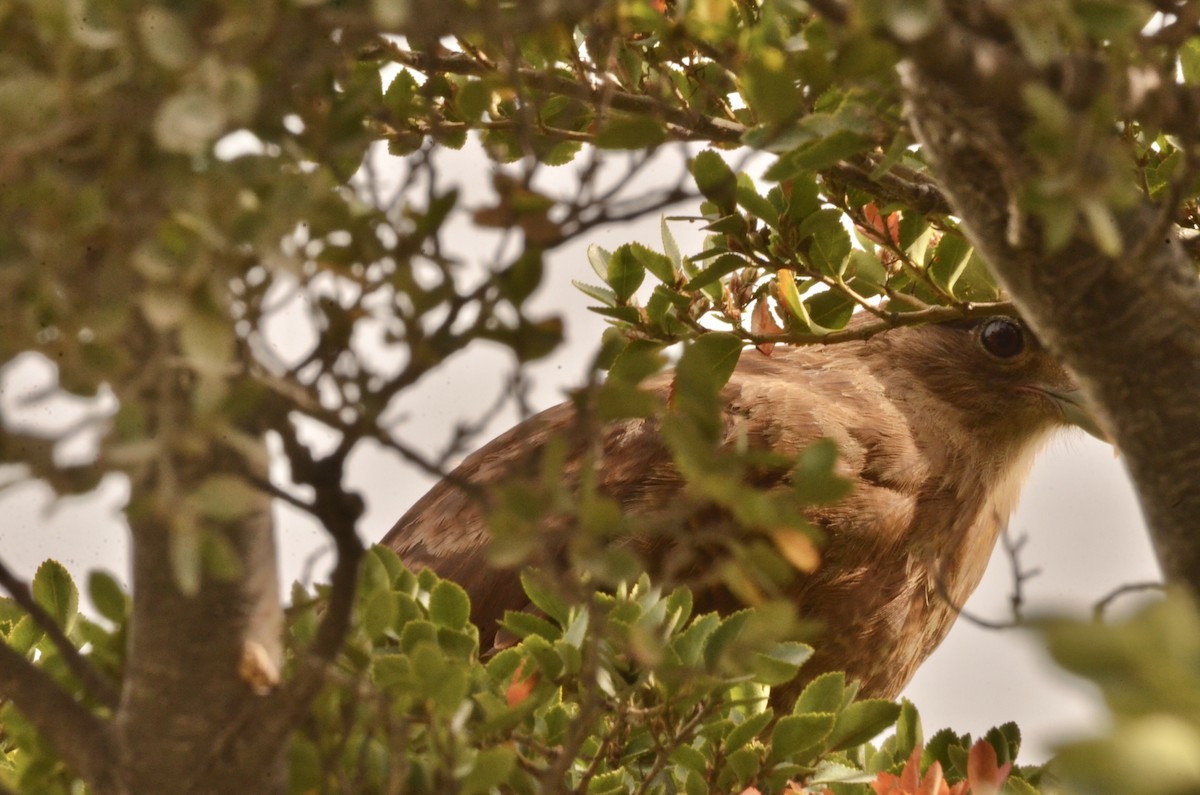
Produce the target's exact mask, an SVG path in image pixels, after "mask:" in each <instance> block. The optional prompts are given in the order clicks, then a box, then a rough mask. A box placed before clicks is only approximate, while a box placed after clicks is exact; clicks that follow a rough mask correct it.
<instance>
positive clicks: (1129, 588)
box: [1092, 582, 1167, 621]
mask: <svg viewBox="0 0 1200 795" xmlns="http://www.w3.org/2000/svg"><path fill="white" fill-rule="evenodd" d="M1166 588H1167V586H1166V583H1161V582H1133V583H1126V584H1125V585H1122V586H1119V587H1117V588H1114V589H1113V590H1111V591H1109V592H1108V593H1107V594H1105V595H1104V597H1103V598H1102V599H1100V600H1099V601H1097V602H1096V604H1094V605H1092V619H1093V620H1095V621H1103V620H1104V614H1105V613H1106V612H1107V611H1108V608H1110V607H1112V603H1113V602H1115V601H1116V600H1117V599H1120V598H1121V597H1122V596H1128V595H1129V594H1133V593H1143V592H1145V591H1165V590H1166Z"/></svg>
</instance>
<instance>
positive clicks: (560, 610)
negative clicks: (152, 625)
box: [0, 547, 1042, 795]
mask: <svg viewBox="0 0 1200 795" xmlns="http://www.w3.org/2000/svg"><path fill="white" fill-rule="evenodd" d="M33 589H34V593H35V594H36V595H37V599H38V602H39V603H40V604H42V605H43V606H44V607H45V608H46V609H47V610H50V611H52V612H53V613H54V614H55V617H56V619H57V620H58V621H59V622H60V623H61V625H62V626H63V628H64V629H66V630H67V632H68V634H69V635H70V637H71V639H72V641H73V642H75V643H77V644H79V646H80V647H81V648H83V649H84V653H85V655H86V656H87V658H88V659H89V660H91V661H92V662H93V663H94V664H96V665H97V666H99V667H100V668H101V669H102V670H103V671H105V672H106V673H110V674H114V675H117V674H119V673H120V671H121V668H122V666H123V664H124V655H123V650H124V634H125V632H126V631H127V622H126V619H127V614H128V605H129V599H128V597H127V596H126V595H125V594H124V593H123V592H122V591H121V589H120V587H119V586H117V585H116V584H115V583H114V581H113V580H112V579H111V578H110V577H108V576H107V575H103V574H93V575H92V576H91V578H90V580H89V583H88V591H89V595H90V596H91V598H92V600H93V601H94V603H95V605H96V609H97V612H98V614H99V615H98V616H97V618H96V619H95V620H92V619H89V618H87V617H85V616H83V615H82V614H80V613H79V612H78V610H77V605H78V598H79V597H78V592H77V590H76V586H75V585H74V583H73V582H72V580H71V578H70V575H68V574H67V573H66V570H65V569H64V568H63V567H62V566H61V565H59V564H58V563H56V562H53V561H48V562H46V563H45V564H44V565H43V566H42V567H41V569H39V571H38V574H37V576H36V578H35V579H34V583H33ZM327 591H328V588H327V586H317V588H316V590H315V592H310V591H307V590H305V589H304V588H302V587H300V586H298V585H297V586H295V588H294V589H293V592H292V607H291V609H290V611H289V628H288V638H289V645H290V646H291V648H292V649H293V650H297V651H300V650H303V649H304V648H305V647H306V646H307V645H308V644H309V643H311V642H312V640H313V633H314V632H315V629H316V626H317V622H318V617H319V614H320V612H321V611H322V610H323V608H324V605H325V599H324V597H325V594H326V593H327ZM526 591H527V593H528V595H529V597H530V598H531V600H533V601H534V602H535V603H536V604H537V605H538V607H539V608H540V609H541V610H542V613H541V614H540V617H539V616H535V615H533V614H528V613H521V614H510V615H509V619H508V622H507V623H508V626H509V628H510V629H512V630H513V631H514V634H515V635H516V636H517V637H518V638H519V639H520V641H519V642H518V643H516V644H514V645H513V646H511V647H509V648H507V649H504V650H503V651H501V652H499V653H497V654H495V655H493V656H491V657H489V658H487V659H484V660H481V659H480V657H479V645H478V630H477V629H476V628H475V627H473V626H472V625H471V624H470V623H469V622H468V620H467V615H468V612H469V603H468V600H467V596H466V593H465V592H464V591H463V590H462V589H461V588H459V587H458V586H457V585H455V584H454V583H452V582H450V581H448V580H440V579H438V578H437V577H436V576H434V575H433V574H432V573H431V572H429V571H424V572H421V573H420V574H414V573H412V572H411V571H409V570H408V569H406V568H405V567H404V566H403V564H402V563H401V562H400V560H399V559H398V558H397V557H396V555H395V553H393V552H392V551H390V550H388V549H386V548H383V547H375V548H373V549H372V550H371V551H370V552H369V554H368V556H367V558H366V560H365V563H364V566H363V572H362V576H361V578H360V581H359V589H358V594H357V597H356V616H357V620H356V622H355V626H354V629H353V631H352V632H351V634H350V636H349V638H348V639H347V642H346V645H345V648H344V650H343V652H342V655H341V656H340V658H339V659H338V661H337V665H336V668H335V670H334V672H333V674H332V676H331V678H330V682H329V684H328V685H327V686H326V688H325V689H324V690H323V691H322V692H321V694H320V695H319V696H318V697H317V699H316V701H315V702H314V703H313V705H312V708H311V710H310V712H309V714H308V716H307V717H306V718H305V719H304V720H303V721H301V723H300V725H299V727H298V730H297V732H296V735H295V737H294V738H293V740H292V743H291V748H290V751H289V753H288V766H289V773H290V781H291V783H290V789H289V791H290V792H293V793H297V794H298V795H299V794H300V793H312V792H345V793H351V792H353V793H374V792H394V793H395V792H411V793H426V792H461V793H485V792H495V791H501V792H514V793H535V792H544V791H557V792H578V793H589V795H591V794H593V793H644V792H686V793H710V792H740V791H743V790H746V789H747V788H751V787H753V788H756V789H758V790H759V791H761V792H785V791H786V792H797V793H798V792H813V793H826V792H833V793H836V795H859V794H862V795H866V793H872V792H878V791H880V790H879V787H881V786H883V785H884V784H885V783H886V782H888V781H890V780H891V777H893V776H895V777H897V780H902V778H903V777H902V776H901V774H902V773H903V771H904V770H905V768H906V767H907V768H908V769H910V770H911V769H912V768H913V765H914V764H915V765H916V766H918V767H923V768H925V769H926V770H934V771H938V772H937V775H944V779H945V781H947V782H949V783H950V784H957V783H958V782H963V784H962V785H961V786H959V788H958V789H956V790H955V792H961V791H963V790H964V788H965V787H966V785H967V783H968V781H969V780H970V783H972V787H973V788H972V789H971V790H969V791H971V792H974V793H975V795H983V793H985V792H990V791H995V790H988V789H986V788H985V787H984V786H983V784H981V783H980V782H982V781H983V778H981V776H984V775H985V774H986V776H989V777H990V779H989V780H992V781H994V782H1000V781H1004V780H1005V779H1006V777H1007V782H1008V784H1007V786H1008V787H1009V790H1008V791H1010V792H1017V793H1030V792H1034V791H1035V790H1034V789H1033V785H1034V783H1036V782H1037V781H1038V779H1039V777H1040V776H1041V775H1042V771H1041V770H1040V769H1037V768H1013V769H1012V771H1011V772H1010V771H1009V768H1010V767H1011V763H1012V762H1013V761H1014V760H1015V758H1016V755H1017V752H1018V750H1019V747H1020V735H1019V733H1018V731H1017V729H1016V727H1015V726H1014V725H1012V724H1007V725H1005V726H1002V727H999V728H997V729H993V730H992V731H991V732H989V733H988V734H987V736H986V737H985V738H982V739H981V740H980V741H979V742H977V743H972V740H971V738H970V737H969V736H966V735H964V736H959V735H956V734H954V733H953V732H949V731H942V732H938V733H937V734H935V735H934V736H933V737H931V738H930V739H929V741H928V742H924V741H923V735H922V728H921V721H920V718H919V716H918V714H917V710H916V708H915V707H914V706H913V705H912V704H911V703H909V702H903V703H901V704H893V703H891V702H887V701H880V700H860V699H856V698H855V693H856V691H857V687H856V686H855V685H853V684H847V683H846V681H845V678H844V677H843V676H842V675H841V674H838V673H830V674H824V675H822V676H820V677H818V678H816V679H814V680H813V681H812V682H811V683H810V684H809V685H808V686H807V687H806V688H805V689H804V692H803V694H802V695H801V696H800V698H799V699H798V700H797V702H796V704H795V706H794V708H793V709H792V710H791V711H790V712H789V713H788V714H784V715H776V714H775V713H774V712H773V711H772V709H771V708H770V707H769V706H767V696H768V694H769V692H770V687H771V686H772V685H778V684H782V683H784V682H787V681H789V680H791V679H792V678H793V677H795V676H796V674H797V671H798V670H799V669H800V668H801V666H802V665H803V664H804V662H805V660H807V659H808V657H809V656H810V655H811V653H812V649H811V648H809V647H808V646H805V645H803V644H799V643H795V642H793V641H789V640H786V639H785V638H784V637H783V634H784V633H782V632H781V625H780V622H779V621H777V620H776V617H775V616H774V615H773V613H772V612H771V611H770V610H763V609H748V610H745V611H742V612H739V613H735V614H733V615H730V616H726V617H724V618H721V617H719V616H717V615H716V614H714V613H708V614H705V615H693V614H692V608H691V605H692V597H691V594H690V593H689V591H688V590H687V589H685V588H679V589H676V590H675V591H673V592H671V593H670V594H663V593H662V592H661V591H660V590H659V589H657V588H655V587H653V586H651V585H650V583H649V581H648V580H646V579H645V578H642V579H641V580H640V581H638V582H637V583H635V584H633V585H631V586H629V587H626V588H622V589H618V590H617V591H616V592H596V593H593V594H591V595H590V597H589V599H588V600H587V602H586V603H585V604H582V605H569V604H567V603H565V602H562V601H559V600H557V599H556V597H554V596H553V595H551V594H550V593H548V592H547V591H545V590H544V589H542V588H539V587H538V585H537V584H536V581H535V580H534V579H533V578H527V579H526ZM0 632H2V633H3V636H4V638H5V640H6V641H7V642H8V643H9V644H10V645H12V646H13V647H14V648H17V649H20V650H21V651H22V652H23V653H25V654H27V655H28V656H29V657H30V659H36V660H37V662H38V665H39V666H41V667H42V668H43V669H44V670H46V671H47V672H48V673H50V674H51V675H52V676H53V677H54V678H55V679H56V680H58V681H59V682H61V683H62V685H63V686H64V687H65V688H67V689H68V690H69V691H70V692H73V693H76V694H77V695H82V694H81V693H79V692H78V691H79V686H78V684H77V683H75V682H74V681H73V680H72V679H71V677H70V675H69V674H68V673H67V671H66V670H65V669H64V668H63V667H62V665H61V660H60V659H59V657H58V656H57V650H56V649H55V647H54V646H53V644H51V643H49V642H48V641H46V640H45V639H44V638H43V636H42V634H41V633H39V632H37V631H36V630H35V629H33V628H32V627H30V626H29V618H28V616H25V615H23V614H22V612H21V610H20V609H19V608H17V607H16V606H15V605H14V604H13V603H12V602H11V601H8V600H4V601H0ZM0 725H2V726H3V727H4V729H3V733H2V734H0V785H3V786H4V787H6V788H10V789H13V790H16V791H20V792H38V793H45V794H46V795H52V794H53V793H69V792H78V791H80V790H79V786H80V785H79V783H78V782H77V780H76V779H75V778H74V777H73V776H72V774H71V773H70V771H68V770H66V769H64V768H63V766H62V764H61V763H60V762H58V760H57V757H56V755H55V754H54V753H53V751H52V750H51V749H49V748H48V747H47V746H46V745H45V744H44V743H43V742H42V741H41V740H40V738H39V736H38V735H37V733H36V732H34V731H33V729H32V728H31V727H30V726H29V725H28V724H27V723H26V722H25V720H24V719H23V718H22V716H21V715H20V714H19V713H18V712H17V711H16V710H14V709H13V708H12V706H11V705H5V706H3V707H0ZM888 731H890V732H891V734H890V736H888V737H887V738H886V739H885V740H884V741H883V742H882V743H881V744H873V743H872V742H871V741H872V740H873V739H874V738H875V737H876V735H878V734H880V733H881V732H888ZM983 745H986V746H987V747H988V749H990V750H988V751H987V752H984V751H983V749H982V746H983ZM976 746H978V747H976ZM973 748H975V750H972V749H973ZM971 760H974V761H971ZM981 760H982V761H981ZM981 771H983V772H981ZM884 791H895V792H901V791H903V790H902V789H901V790H897V789H891V790H884Z"/></svg>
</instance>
